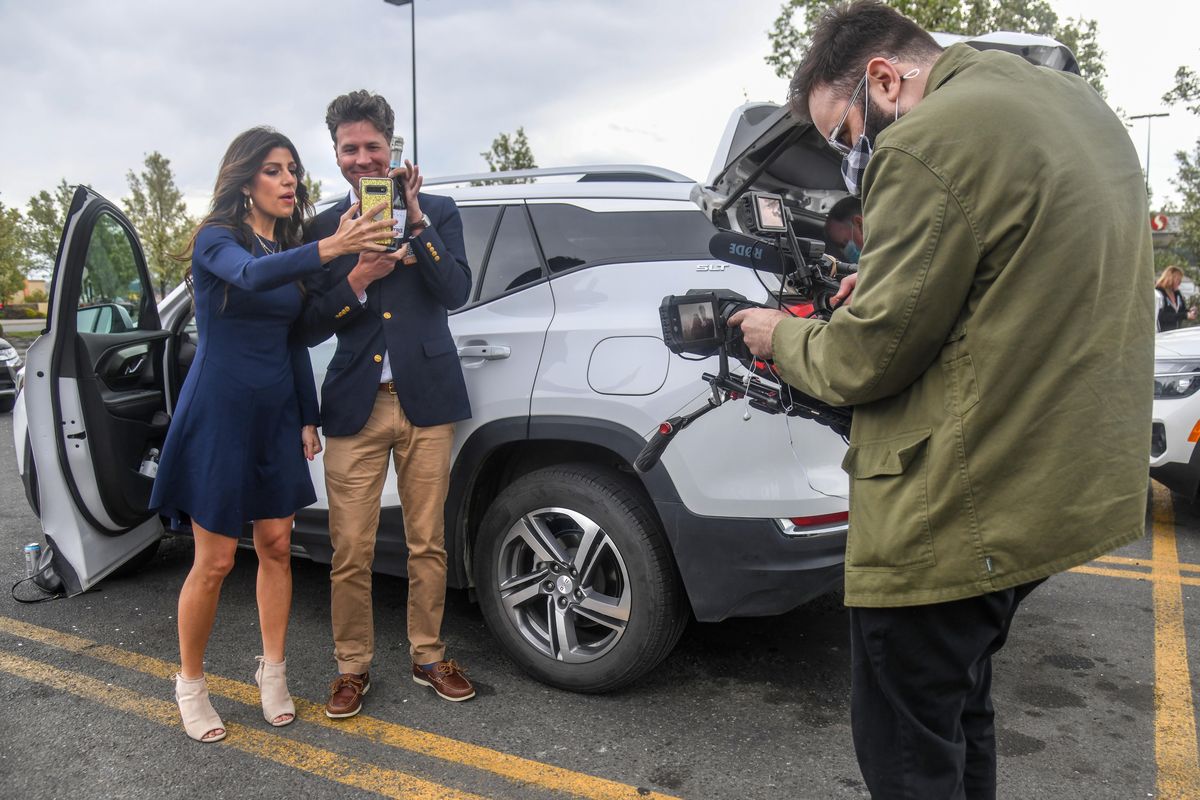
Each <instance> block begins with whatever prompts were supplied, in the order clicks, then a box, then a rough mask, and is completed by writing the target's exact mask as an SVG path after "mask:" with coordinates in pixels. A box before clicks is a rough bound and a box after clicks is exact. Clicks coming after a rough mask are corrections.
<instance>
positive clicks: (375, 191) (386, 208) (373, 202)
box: [358, 178, 393, 245]
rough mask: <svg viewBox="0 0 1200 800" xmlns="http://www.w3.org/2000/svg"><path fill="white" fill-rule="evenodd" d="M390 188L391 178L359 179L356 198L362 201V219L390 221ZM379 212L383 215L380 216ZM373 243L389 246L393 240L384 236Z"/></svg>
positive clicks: (391, 198) (391, 199) (391, 201)
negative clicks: (377, 218) (373, 218)
mask: <svg viewBox="0 0 1200 800" xmlns="http://www.w3.org/2000/svg"><path fill="white" fill-rule="evenodd" d="M392 187H393V184H392V179H391V178H359V179H358V198H359V200H360V201H362V215H363V216H364V217H375V216H378V217H379V219H392V218H393V217H392V203H393V197H392V191H393V188H392ZM380 206H382V208H380ZM380 211H382V212H383V213H382V214H380ZM375 241H376V242H378V243H379V244H383V245H390V244H391V243H392V241H393V239H392V237H391V236H385V237H383V238H380V239H376V240H375Z"/></svg>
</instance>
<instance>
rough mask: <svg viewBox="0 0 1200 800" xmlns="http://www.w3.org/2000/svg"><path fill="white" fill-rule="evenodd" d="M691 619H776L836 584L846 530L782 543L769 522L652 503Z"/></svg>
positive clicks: (840, 573) (840, 574)
mask: <svg viewBox="0 0 1200 800" xmlns="http://www.w3.org/2000/svg"><path fill="white" fill-rule="evenodd" d="M657 506H658V510H659V513H660V514H661V515H662V518H663V525H664V527H665V528H666V532H667V538H668V539H669V540H670V542H671V549H672V550H673V551H674V554H675V563H676V565H677V566H678V568H679V573H680V576H681V577H682V578H683V584H684V587H685V588H686V590H687V594H688V600H689V601H690V602H691V606H692V611H693V612H694V613H695V615H696V619H698V620H700V621H701V622H718V621H720V620H723V619H726V618H728V617H759V616H764V617H765V616H771V615H773V614H782V613H784V612H786V611H790V610H791V609H793V608H796V607H797V606H800V605H803V604H804V603H807V602H808V601H810V600H812V599H814V598H816V597H819V596H820V595H823V594H825V593H827V592H829V591H832V590H833V589H835V588H837V587H838V586H840V585H841V583H842V577H843V570H844V561H845V555H846V531H845V530H844V529H843V530H841V531H837V532H833V533H827V534H822V535H817V536H808V537H798V538H793V537H787V536H784V535H783V532H782V531H780V529H779V526H778V525H777V524H776V523H775V522H774V520H769V519H736V518H726V517H700V516H696V515H694V514H692V513H691V512H689V511H688V510H687V509H686V508H684V506H683V505H682V504H681V503H663V502H659V503H657Z"/></svg>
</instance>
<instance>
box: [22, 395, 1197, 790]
mask: <svg viewBox="0 0 1200 800" xmlns="http://www.w3.org/2000/svg"><path fill="white" fill-rule="evenodd" d="M1064 491H1066V489H1064ZM1164 496H1165V497H1166V499H1165V500H1164V499H1163V498H1164ZM1147 530H1148V532H1150V534H1151V535H1149V536H1147V537H1146V538H1145V539H1143V540H1141V541H1139V542H1136V543H1134V544H1132V545H1130V546H1129V547H1126V548H1124V549H1123V550H1122V551H1121V552H1119V553H1116V554H1113V556H1112V557H1110V558H1107V559H1101V560H1099V561H1097V562H1093V563H1092V564H1091V565H1088V566H1087V567H1085V568H1084V569H1083V570H1081V571H1075V572H1072V573H1068V574H1064V575H1060V576H1058V577H1055V578H1053V579H1051V580H1050V581H1048V582H1047V583H1046V584H1045V585H1043V586H1042V587H1041V588H1039V589H1038V590H1037V591H1036V592H1034V594H1033V595H1032V596H1031V597H1030V598H1029V599H1028V600H1027V601H1026V602H1025V604H1024V605H1023V606H1022V610H1021V611H1020V612H1019V613H1018V615H1017V618H1016V621H1015V623H1014V628H1013V632H1012V635H1011V637H1010V640H1009V644H1008V646H1007V647H1006V648H1005V649H1004V650H1003V651H1002V652H1001V653H1000V654H999V655H998V656H997V658H996V661H995V690H994V695H995V704H996V710H997V730H998V750H999V754H1000V759H999V773H1000V797H1002V798H1036V797H1051V796H1053V797H1056V798H1086V799H1087V800H1098V799H1099V798H1135V797H1181V798H1182V797H1189V796H1190V797H1198V796H1200V777H1198V776H1200V767H1198V766H1197V760H1198V755H1197V749H1196V724H1195V716H1196V715H1195V709H1196V707H1197V701H1198V698H1197V697H1196V681H1195V680H1193V679H1192V677H1191V676H1193V675H1195V674H1197V670H1198V669H1200V644H1198V641H1200V632H1198V630H1197V626H1196V625H1195V622H1194V621H1195V618H1196V615H1197V614H1200V589H1197V586H1200V517H1198V516H1197V514H1196V512H1195V511H1193V510H1191V508H1190V507H1188V506H1187V505H1186V504H1183V503H1181V501H1179V499H1178V498H1176V499H1175V501H1174V502H1172V501H1171V499H1170V497H1169V496H1168V495H1165V493H1163V492H1161V490H1160V491H1159V493H1158V494H1154V495H1148V502H1147ZM40 538H41V531H40V527H39V524H38V521H37V519H36V518H35V517H34V516H33V514H32V513H31V512H30V510H29V508H28V506H27V504H26V501H25V496H24V492H23V489H22V486H21V483H20V479H19V476H18V474H17V471H16V466H15V456H14V450H13V444H12V425H11V417H10V415H4V416H3V417H0V579H7V580H8V584H12V583H13V582H14V581H16V580H18V579H19V578H20V577H21V576H22V575H23V574H24V572H23V558H22V554H21V547H22V545H24V544H25V543H27V542H30V541H35V540H39V539H40ZM190 561H191V542H190V540H189V539H186V538H171V539H168V540H166V541H165V542H164V544H163V546H162V548H161V549H160V551H159V553H158V555H157V556H156V557H155V558H154V559H153V561H152V562H151V563H150V564H149V565H148V566H147V567H145V568H144V569H143V570H141V571H140V572H139V573H138V574H136V575H134V576H131V577H127V578H111V579H109V580H107V581H105V582H103V583H102V584H101V585H100V586H99V587H98V588H97V589H96V590H94V591H91V592H88V593H86V594H84V595H81V596H78V597H74V598H70V599H60V600H54V601H52V602H48V603H43V604H40V605H20V604H18V603H16V602H15V601H14V600H12V599H11V598H10V597H9V596H8V594H7V593H5V595H4V596H3V597H2V598H0V701H2V702H3V703H4V704H5V713H4V714H3V719H4V723H3V725H2V729H3V733H2V734H0V786H3V787H4V791H3V795H4V796H5V797H13V798H17V797H19V798H22V799H23V800H42V799H43V798H44V799H45V800H51V798H55V799H58V798H71V797H85V798H95V797H102V798H155V800H157V799H158V798H195V797H205V798H234V797H237V798H241V797H258V798H277V797H278V798H283V797H289V798H294V797H305V798H324V797H357V796H362V797H369V796H379V795H382V796H390V797H407V798H423V797H428V798H462V797H490V798H565V797H583V798H631V799H632V798H641V797H681V798H705V799H707V798H720V799H723V798H739V799H741V798H780V797H789V798H862V797H866V796H867V792H866V790H865V788H864V787H863V784H862V779H861V776H860V774H859V771H858V766H857V763H856V761H855V758H854V751H853V746H852V743H851V737H850V718H849V716H850V715H849V704H848V699H849V678H848V656H849V652H848V638H847V616H846V613H845V611H844V609H843V608H842V606H841V602H840V598H839V597H837V596H829V597H826V598H822V599H820V600H818V601H817V602H814V603H812V604H810V605H808V606H805V607H803V608H800V609H797V610H795V611H793V612H791V613H789V614H786V615H783V616H779V617H773V618H765V619H745V620H730V621H726V622H723V623H719V624H697V623H693V624H692V625H690V627H689V628H688V630H687V631H686V633H685V634H684V637H683V639H682V640H681V642H680V644H679V646H678V647H677V649H676V650H675V652H674V653H673V654H672V655H671V656H670V657H669V658H668V659H667V660H666V662H664V664H663V665H662V666H661V667H660V668H659V669H658V670H656V671H655V672H654V673H652V674H651V675H649V676H648V677H647V678H645V679H643V680H642V681H641V682H640V683H638V684H636V685H635V686H633V687H631V688H629V689H627V690H625V691H622V692H619V693H616V694H611V695H606V696H588V695H578V694H571V693H568V692H562V691H559V690H556V689H551V688H549V687H546V686H543V685H542V684H539V683H537V682H535V681H534V680H532V679H530V678H528V677H527V676H525V675H524V673H522V672H521V671H520V670H519V669H518V668H517V667H516V666H515V665H514V664H513V663H512V662H511V661H509V660H508V658H507V657H506V656H504V655H503V654H502V653H501V652H500V651H499V648H498V646H497V643H496V641H495V640H494V639H493V638H492V636H491V635H490V634H489V632H488V630H487V628H486V627H485V625H484V623H483V619H482V616H481V614H480V612H479V610H478V608H477V607H475V606H474V605H473V604H472V603H471V602H470V600H469V598H468V596H467V594H466V593H465V592H458V591H452V592H451V593H450V596H449V597H448V602H447V610H446V621H445V628H444V633H445V638H446V640H447V642H448V644H449V647H450V653H449V655H450V656H451V657H453V658H455V659H457V660H459V661H460V662H461V663H462V664H464V665H465V666H466V667H467V669H468V671H469V675H470V677H471V678H472V679H473V680H474V681H475V682H476V685H477V687H478V690H479V696H478V697H477V698H476V699H474V700H472V701H469V702H466V703H453V704H452V703H447V702H445V701H442V700H439V699H437V698H436V697H435V696H434V695H433V694H432V693H431V692H430V690H428V689H425V688H423V687H420V686H417V685H416V684H414V683H412V681H411V679H410V678H409V676H408V673H407V669H408V659H407V645H406V643H405V640H404V598H405V591H406V583H405V582H404V581H402V580H398V579H394V578H389V577H384V576H381V577H378V578H377V579H376V583H375V611H376V626H377V640H378V645H377V663H376V668H375V669H374V670H372V682H373V686H372V690H371V693H370V694H369V695H368V697H367V702H366V705H365V707H364V713H363V715H360V717H358V718H355V719H354V720H347V721H342V722H333V721H329V720H326V719H325V718H324V716H323V715H322V714H321V713H320V710H319V709H320V704H322V703H323V702H324V700H325V697H326V691H327V686H328V683H329V681H330V680H331V679H332V678H333V669H334V665H333V660H332V645H331V642H330V628H329V608H328V568H327V567H323V566H321V565H318V564H313V563H311V562H308V561H305V560H297V561H295V562H294V567H293V570H294V584H295V600H294V605H293V609H292V616H291V632H290V640H289V643H288V676H289V681H290V684H291V689H292V692H293V694H294V695H295V696H296V697H297V698H298V705H299V717H300V719H299V721H298V722H297V723H296V724H293V725H291V726H289V727H286V728H280V729H275V728H271V727H269V726H268V725H267V724H266V723H265V722H264V721H263V720H262V716H261V713H260V711H259V708H258V707H257V705H256V703H257V690H256V687H254V684H253V671H254V666H255V664H254V656H255V655H256V654H258V653H259V649H258V645H257V638H258V631H257V619H256V614H255V608H254V572H255V559H254V555H253V553H252V552H248V551H247V552H240V553H239V556H238V563H237V566H236V567H235V569H234V571H233V573H232V574H231V575H230V577H229V578H228V580H227V581H226V584H225V588H224V593H223V596H222V599H221V607H220V611H219V614H218V619H217V624H216V630H215V632H214V636H213V639H212V642H211V645H210V648H209V655H208V669H209V672H210V676H212V677H210V681H211V686H212V687H213V692H214V705H215V706H216V707H217V709H218V711H219V712H220V713H221V714H222V715H223V716H224V719H225V721H226V723H227V726H228V727H229V728H230V731H231V732H230V735H229V738H228V739H227V740H226V741H225V742H223V743H221V744H216V745H200V744H197V743H194V742H191V741H190V740H188V739H187V738H186V737H185V736H184V734H183V731H182V728H181V727H180V726H179V724H178V722H177V719H176V717H175V709H174V705H173V696H172V685H171V682H170V680H169V678H170V675H171V673H172V672H173V671H174V670H175V669H176V666H175V659H176V658H177V653H176V644H175V601H176V597H177V593H178V590H179V587H180V585H181V583H182V581H183V578H184V576H185V574H186V572H187V569H188V567H189V565H190ZM1185 619H1187V620H1191V624H1187V623H1186V622H1185ZM1156 652H1157V653H1158V657H1157V660H1156ZM1189 730H1190V739H1189V738H1188V736H1189Z"/></svg>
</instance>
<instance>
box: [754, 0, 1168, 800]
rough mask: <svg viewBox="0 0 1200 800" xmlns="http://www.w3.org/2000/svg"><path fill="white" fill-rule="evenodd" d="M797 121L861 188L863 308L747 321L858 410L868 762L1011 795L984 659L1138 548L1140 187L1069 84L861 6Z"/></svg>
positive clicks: (856, 515) (1069, 78) (860, 628)
mask: <svg viewBox="0 0 1200 800" xmlns="http://www.w3.org/2000/svg"><path fill="white" fill-rule="evenodd" d="M835 33H836V36H835V35H834V34H835ZM791 102H792V106H793V110H794V111H796V112H797V114H798V115H800V116H801V117H802V118H805V119H811V120H812V121H813V124H814V125H815V126H816V128H817V129H818V131H819V132H820V133H821V134H822V135H824V136H827V137H829V139H830V144H831V145H833V146H834V147H836V148H837V149H838V150H840V151H841V152H843V153H847V155H846V160H845V163H844V165H843V174H844V175H846V176H847V185H848V186H850V187H851V191H854V189H856V188H858V184H861V193H862V197H863V202H864V216H865V233H866V240H865V244H864V247H863V253H862V258H861V263H860V271H859V274H858V277H857V287H856V288H855V287H853V285H851V286H848V287H843V293H848V291H851V290H852V291H853V292H854V294H853V303H852V304H851V303H850V302H846V303H845V305H846V307H845V308H843V309H839V310H838V311H836V312H835V313H834V314H833V317H832V319H830V321H829V322H828V323H825V322H820V321H816V320H807V319H793V318H790V317H787V316H785V315H783V314H782V313H780V312H775V311H766V310H759V311H750V312H743V313H742V314H739V315H737V316H735V317H734V318H733V319H732V320H731V322H732V323H734V324H740V325H741V327H742V331H743V333H744V335H745V339H746V342H747V344H748V345H749V346H750V349H751V350H752V351H754V352H755V354H756V355H759V356H763V357H772V356H773V357H774V359H775V364H776V366H777V367H778V369H779V371H780V374H781V375H782V376H783V378H784V379H786V381H787V382H788V383H789V384H792V385H794V386H796V387H798V388H799V389H801V390H803V391H805V392H808V393H809V394H812V395H814V396H816V397H819V398H820V399H822V400H825V401H827V402H829V403H832V404H835V405H846V406H854V423H853V430H852V433H851V437H850V449H849V451H848V452H847V454H846V458H845V461H844V462H843V467H844V468H845V469H846V471H847V472H848V473H849V475H850V478H851V486H850V535H849V539H848V543H847V553H846V604H847V605H848V606H851V607H852V608H851V625H852V645H853V646H854V650H855V654H854V659H853V661H854V667H853V668H854V674H853V675H852V683H853V703H852V716H853V724H854V734H855V745H856V750H857V751H858V754H859V761H860V764H861V765H862V768H863V774H864V777H865V778H866V779H867V785H868V786H869V787H870V788H871V791H872V793H873V796H875V797H890V796H904V797H908V796H910V794H906V792H908V793H911V796H914V797H931V798H934V797H961V796H964V795H963V794H961V792H962V791H963V787H964V786H965V787H966V789H965V791H966V794H965V796H966V797H977V796H979V797H989V796H994V793H995V745H994V734H993V728H992V711H991V702H990V677H991V655H992V654H993V653H994V652H995V651H996V650H998V649H999V647H1000V646H1001V645H1002V644H1003V641H1004V637H1005V636H1006V635H1007V632H1008V626H1009V624H1010V623H1011V620H1012V614H1013V613H1014V612H1015V610H1016V605H1017V603H1019V602H1020V600H1021V599H1022V598H1023V597H1024V596H1025V594H1027V593H1028V592H1029V591H1030V590H1032V588H1033V586H1034V585H1036V582H1038V581H1040V580H1042V579H1044V578H1046V577H1048V576H1050V575H1053V574H1054V573H1056V572H1060V571H1063V570H1066V569H1069V568H1070V567H1073V566H1076V565H1078V564H1081V563H1083V562H1085V561H1088V560H1090V559H1093V558H1095V557H1096V556H1099V555H1100V554H1102V553H1105V552H1107V551H1109V550H1112V549H1113V548H1115V547H1118V546H1120V545H1123V544H1126V543H1128V542H1131V541H1133V540H1134V539H1136V538H1138V537H1140V536H1141V535H1142V534H1143V532H1144V514H1145V502H1146V489H1147V483H1148V474H1147V470H1148V463H1149V443H1150V416H1151V399H1152V398H1151V392H1152V376H1153V349H1154V318H1153V299H1152V298H1151V297H1150V293H1149V292H1147V291H1146V289H1145V287H1147V286H1150V285H1151V284H1152V283H1153V281H1154V275H1153V260H1152V254H1151V244H1150V231H1149V226H1148V225H1147V222H1146V220H1147V208H1146V193H1145V190H1144V188H1143V185H1142V180H1143V176H1142V172H1141V169H1140V167H1139V163H1138V159H1137V155H1136V153H1135V151H1134V148H1133V146H1132V144H1131V142H1130V139H1129V135H1128V134H1127V133H1126V131H1125V128H1124V126H1123V125H1122V124H1121V122H1120V120H1118V119H1117V117H1116V116H1115V115H1114V114H1113V112H1112V111H1111V110H1110V109H1109V107H1108V106H1107V105H1106V104H1105V102H1104V100H1103V99H1101V98H1100V97H1099V95H1097V94H1096V93H1095V92H1094V91H1093V90H1092V89H1091V87H1090V86H1088V84H1087V83H1086V82H1084V81H1083V80H1082V79H1081V78H1079V77H1078V76H1075V75H1071V74H1067V73H1063V72H1056V71H1054V70H1050V69H1046V68H1043V67H1036V66H1033V65H1031V64H1029V63H1027V62H1026V61H1024V60H1023V59H1021V58H1019V57H1017V56H1015V55H1011V54H1008V53H1002V52H997V51H985V52H978V51H976V50H974V49H972V48H970V47H969V46H967V45H955V46H953V47H950V48H949V49H947V50H945V51H942V50H941V49H940V48H939V47H938V46H937V45H936V43H934V42H933V40H932V38H930V37H929V36H928V34H925V33H924V32H923V31H921V30H920V28H918V27H917V26H916V25H915V24H914V23H912V22H911V21H909V20H907V19H905V18H904V17H902V16H900V15H899V14H898V13H896V12H894V11H892V10H891V9H888V8H886V7H883V6H881V5H878V4H875V3H870V2H867V3H856V4H854V5H853V6H851V7H849V8H848V9H840V10H839V9H835V10H834V11H833V12H831V15H830V16H827V17H826V18H825V19H824V20H823V21H822V22H821V23H820V25H818V26H817V28H816V29H815V30H814V33H813V38H812V45H811V48H810V50H809V54H808V56H807V58H806V59H805V61H804V63H803V64H802V65H801V67H800V68H799V70H798V71H797V73H796V77H795V78H794V79H793V81H792V94H791ZM885 129H886V130H885ZM872 145H873V148H872ZM868 162H869V167H868V166H867V164H868ZM885 665H886V667H885ZM956 785H957V786H958V789H957V790H955V788H954V787H955V786H956ZM989 785H990V789H989V788H988V787H989ZM989 792H990V793H989Z"/></svg>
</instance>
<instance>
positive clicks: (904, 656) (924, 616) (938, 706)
mask: <svg viewBox="0 0 1200 800" xmlns="http://www.w3.org/2000/svg"><path fill="white" fill-rule="evenodd" d="M1039 583H1041V581H1036V582H1034V583H1027V584H1024V585H1022V586H1017V587H1015V588H1013V589H1006V590H1004V591H1000V592H992V593H991V594H986V595H983V596H982V597H972V598H968V599H966V600H955V601H953V602H950V603H937V604H934V605H925V606H906V607H903V608H851V609H850V653H851V659H850V660H851V699H850V720H851V727H852V729H853V732H854V749H855V752H856V753H857V755H858V765H859V767H860V768H861V769H862V774H863V778H864V779H865V780H866V783H867V788H868V789H870V790H871V797H873V798H876V800H898V799H899V798H905V800H992V799H993V798H995V796H996V732H995V727H994V725H993V722H992V717H993V713H994V712H993V709H992V697H991V689H992V655H993V654H994V653H995V652H996V651H998V650H999V649H1000V648H1001V647H1003V646H1004V641H1005V639H1006V638H1007V637H1008V629H1009V626H1010V625H1011V624H1012V619H1013V615H1014V614H1016V612H1017V605H1018V604H1019V603H1020V602H1021V600H1023V599H1024V598H1025V596H1026V595H1028V594H1029V593H1030V592H1031V591H1033V590H1034V588H1036V587H1037V585H1038V584H1039Z"/></svg>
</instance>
